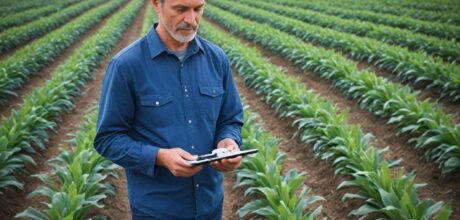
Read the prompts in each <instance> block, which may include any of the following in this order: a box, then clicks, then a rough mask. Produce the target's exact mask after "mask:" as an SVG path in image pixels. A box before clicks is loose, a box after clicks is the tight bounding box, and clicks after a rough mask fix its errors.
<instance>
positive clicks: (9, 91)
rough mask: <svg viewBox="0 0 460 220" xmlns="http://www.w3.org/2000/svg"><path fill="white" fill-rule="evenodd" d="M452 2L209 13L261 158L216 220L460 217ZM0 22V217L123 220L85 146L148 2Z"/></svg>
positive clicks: (228, 180)
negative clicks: (111, 71)
mask: <svg viewBox="0 0 460 220" xmlns="http://www.w3.org/2000/svg"><path fill="white" fill-rule="evenodd" d="M459 3H460V2H458V1H454V0H430V1H428V0H425V1H413V0H401V1H396V0H385V1H376V0H365V1H358V0H338V1H319V0H313V1H294V0H282V1H275V0H265V1H261V0H237V1H230V0H208V1H206V8H205V15H204V16H203V19H202V22H201V24H200V28H199V34H200V35H201V36H203V37H204V38H206V39H208V40H209V41H211V42H213V43H215V44H217V45H219V46H220V47H222V48H223V49H224V51H225V52H226V54H227V55H228V57H229V59H230V61H231V64H232V68H233V73H234V79H235V82H236V85H237V87H238V90H239V92H240V95H241V97H242V99H243V101H244V105H245V116H246V118H245V128H244V129H243V130H244V131H243V136H244V143H245V144H244V146H243V148H259V150H260V151H261V152H263V153H260V155H258V156H257V157H254V158H251V159H249V158H248V159H246V160H245V162H244V165H243V166H242V168H241V169H240V170H238V171H237V172H234V173H226V174H225V183H224V187H225V193H226V194H225V200H224V219H240V218H242V219H249V218H252V217H255V218H257V219H259V218H260V219H284V218H286V219H287V217H288V216H289V217H291V218H292V219H300V216H304V217H305V216H307V215H311V217H312V218H313V219H320V217H327V218H328V219H359V217H360V216H366V217H365V219H375V218H378V217H384V218H386V219H410V218H409V217H408V216H416V215H417V214H415V213H414V212H416V207H417V206H421V205H420V204H422V203H423V202H426V203H427V204H429V205H427V206H426V208H419V209H420V210H419V212H420V213H423V214H421V215H420V216H417V217H413V218H414V219H435V217H436V216H438V217H439V219H460V187H459V183H460V172H459V167H460V125H459V122H460V116H459V115H458V113H459V112H460V67H459V64H458V63H459V62H460V44H459V41H460V17H459V16H458V14H460V4H459ZM0 16H1V17H0V118H1V121H0V190H1V191H0V198H1V199H0V206H1V207H2V208H1V212H0V219H13V218H14V216H16V215H18V214H19V213H22V214H20V215H19V216H18V217H21V218H31V217H33V218H38V219H45V216H48V218H50V219H62V218H66V217H67V218H68V219H86V218H90V217H95V216H107V217H108V218H109V219H130V208H129V204H128V200H127V191H126V181H125V180H124V178H125V177H124V172H123V170H122V169H120V168H117V167H115V166H113V164H111V163H109V162H108V161H104V160H103V159H102V158H100V157H99V156H98V155H97V153H95V152H94V150H93V149H92V139H93V138H94V133H95V130H94V125H95V124H94V123H95V116H96V113H97V112H96V111H97V109H95V108H96V107H97V103H98V99H99V95H100V89H101V84H102V80H103V77H104V73H105V70H106V68H107V64H108V62H109V61H110V59H111V57H113V56H114V55H115V54H116V53H118V52H119V51H120V50H122V49H123V48H125V47H126V46H128V45H129V44H131V43H132V42H134V41H135V40H137V39H138V38H140V37H142V36H143V35H145V33H146V32H147V31H148V29H149V28H150V27H151V25H152V23H153V22H155V21H156V15H155V14H154V13H153V10H152V6H151V3H150V1H141V0H65V1H57V0H34V1H26V0H17V1H9V0H0ZM382 149H386V151H378V150H382ZM388 164H389V166H390V168H388ZM398 172H399V174H398ZM117 176H118V178H117ZM417 184H425V185H424V186H423V187H419V185H417ZM281 186H283V187H285V188H283V187H281ZM339 186H341V187H339ZM303 188H304V189H308V193H305V194H303V195H300V193H301V191H302V189H303ZM285 189H290V190H289V192H283V190H285ZM31 193H32V195H31ZM269 193H273V194H270V195H269ZM246 194H249V195H246ZM347 197H348V199H344V198H347ZM309 199H310V200H309ZM281 201H283V202H281ZM289 201H290V202H289ZM438 202H439V203H438ZM43 203H48V204H49V206H50V207H52V208H50V209H49V211H44V209H46V208H45V207H46V205H44V204H43ZM291 203H292V204H291ZM282 204H284V205H282ZM72 205H73V206H72ZM64 207H67V208H68V209H66V208H64ZM428 207H431V209H429V208H428ZM25 210H27V211H25ZM72 210H75V211H72ZM315 210H316V211H315ZM36 211H38V212H36ZM371 211H372V213H370V212H371ZM430 211H432V213H429V212H430ZM39 212H41V213H44V214H39ZM288 212H291V213H288ZM368 212H369V215H366V214H367V213H368ZM243 213H247V214H246V215H245V216H242V215H243ZM351 213H352V214H351ZM448 213H450V216H449V214H448ZM315 216H316V217H315Z"/></svg>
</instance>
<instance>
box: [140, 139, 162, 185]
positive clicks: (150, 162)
mask: <svg viewBox="0 0 460 220" xmlns="http://www.w3.org/2000/svg"><path fill="white" fill-rule="evenodd" d="M158 150H159V149H158V148H157V147H154V146H151V145H143V146H142V150H141V156H140V161H139V165H140V169H141V170H144V171H145V173H146V174H147V175H148V176H152V177H153V176H154V172H155V163H156V159H157V154H158Z"/></svg>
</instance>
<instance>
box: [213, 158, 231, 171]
mask: <svg viewBox="0 0 460 220" xmlns="http://www.w3.org/2000/svg"><path fill="white" fill-rule="evenodd" d="M211 167H212V168H214V169H216V170H218V171H220V172H227V171H228V169H226V168H225V167H224V166H222V165H221V164H220V163H219V162H218V161H215V162H212V163H211Z"/></svg>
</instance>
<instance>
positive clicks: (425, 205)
mask: <svg viewBox="0 0 460 220" xmlns="http://www.w3.org/2000/svg"><path fill="white" fill-rule="evenodd" d="M207 10H208V12H209V8H207ZM233 22H236V23H235V24H238V25H242V24H241V23H240V22H239V21H237V20H234V21H233ZM201 25H202V26H201V28H200V33H201V34H202V35H203V36H204V37H205V38H207V39H209V40H210V41H212V42H214V43H216V44H217V45H219V46H220V47H222V48H223V49H224V51H225V52H226V54H227V55H228V56H229V59H230V61H231V63H232V65H233V66H234V67H235V68H236V70H237V71H238V74H240V75H241V77H242V78H243V79H244V82H245V83H246V84H247V85H248V87H251V88H253V89H255V90H256V91H257V93H258V94H263V96H264V100H265V101H266V102H267V103H269V104H270V105H271V106H272V108H274V109H275V110H276V111H277V112H279V113H280V114H281V116H282V117H289V118H294V119H296V120H295V122H294V124H293V126H295V127H297V129H298V132H297V134H298V136H299V137H300V139H301V140H302V141H303V142H304V143H307V144H313V151H314V153H315V155H316V156H317V157H320V158H321V159H324V160H329V161H332V163H333V166H334V169H335V172H336V173H338V174H343V175H348V176H350V177H351V179H349V180H346V181H344V182H342V183H341V184H340V185H339V186H338V188H347V187H354V188H356V189H358V192H356V193H346V194H345V195H344V197H343V199H361V200H363V201H364V205H362V206H361V207H360V208H358V209H355V210H353V211H352V212H351V213H350V214H351V215H356V216H363V217H364V216H367V215H368V214H371V213H378V214H379V215H384V216H385V217H387V218H389V219H430V218H433V217H435V216H436V215H437V216H436V218H435V219H448V217H449V214H450V206H449V205H446V206H444V205H442V202H438V203H434V202H433V201H432V200H429V199H428V200H420V199H419V198H418V195H417V189H418V188H419V187H420V185H419V184H415V183H414V178H415V174H414V173H410V174H404V170H403V169H402V168H401V169H400V170H399V171H398V173H397V175H396V176H395V177H392V176H391V174H390V173H391V172H390V167H392V166H395V165H397V164H398V163H399V161H385V160H384V159H383V153H384V151H385V150H376V149H375V148H374V147H373V146H371V145H370V139H371V135H370V134H363V132H362V131H361V130H360V128H359V127H358V126H357V125H349V124H348V123H347V120H348V119H347V111H344V112H342V113H338V112H337V110H336V109H335V108H334V106H333V104H331V103H330V102H328V101H326V100H325V99H323V98H321V97H319V96H318V95H316V94H315V93H314V92H313V91H312V90H307V89H306V88H305V87H304V85H303V84H301V83H299V82H298V81H297V80H296V79H295V78H293V77H290V76H288V75H287V74H285V73H283V72H282V71H281V70H280V69H279V68H278V67H277V66H274V65H271V64H269V63H268V62H267V61H266V60H264V59H263V58H262V56H261V55H260V53H258V52H257V50H255V49H253V48H250V47H248V46H247V45H244V44H242V43H241V42H240V41H238V40H236V39H234V38H232V37H231V36H230V35H227V34H223V33H221V32H218V31H216V30H214V29H212V28H211V27H210V25H209V24H207V23H202V24H201ZM243 25H244V24H243Z"/></svg>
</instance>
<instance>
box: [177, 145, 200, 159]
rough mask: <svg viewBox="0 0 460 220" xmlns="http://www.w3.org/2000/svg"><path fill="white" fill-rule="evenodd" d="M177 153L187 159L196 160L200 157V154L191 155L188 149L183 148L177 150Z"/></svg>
mask: <svg viewBox="0 0 460 220" xmlns="http://www.w3.org/2000/svg"><path fill="white" fill-rule="evenodd" d="M177 154H179V156H181V157H182V158H184V159H186V160H196V159H198V156H196V155H191V154H189V153H188V152H187V151H185V150H182V149H180V148H179V149H178V150H177Z"/></svg>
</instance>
